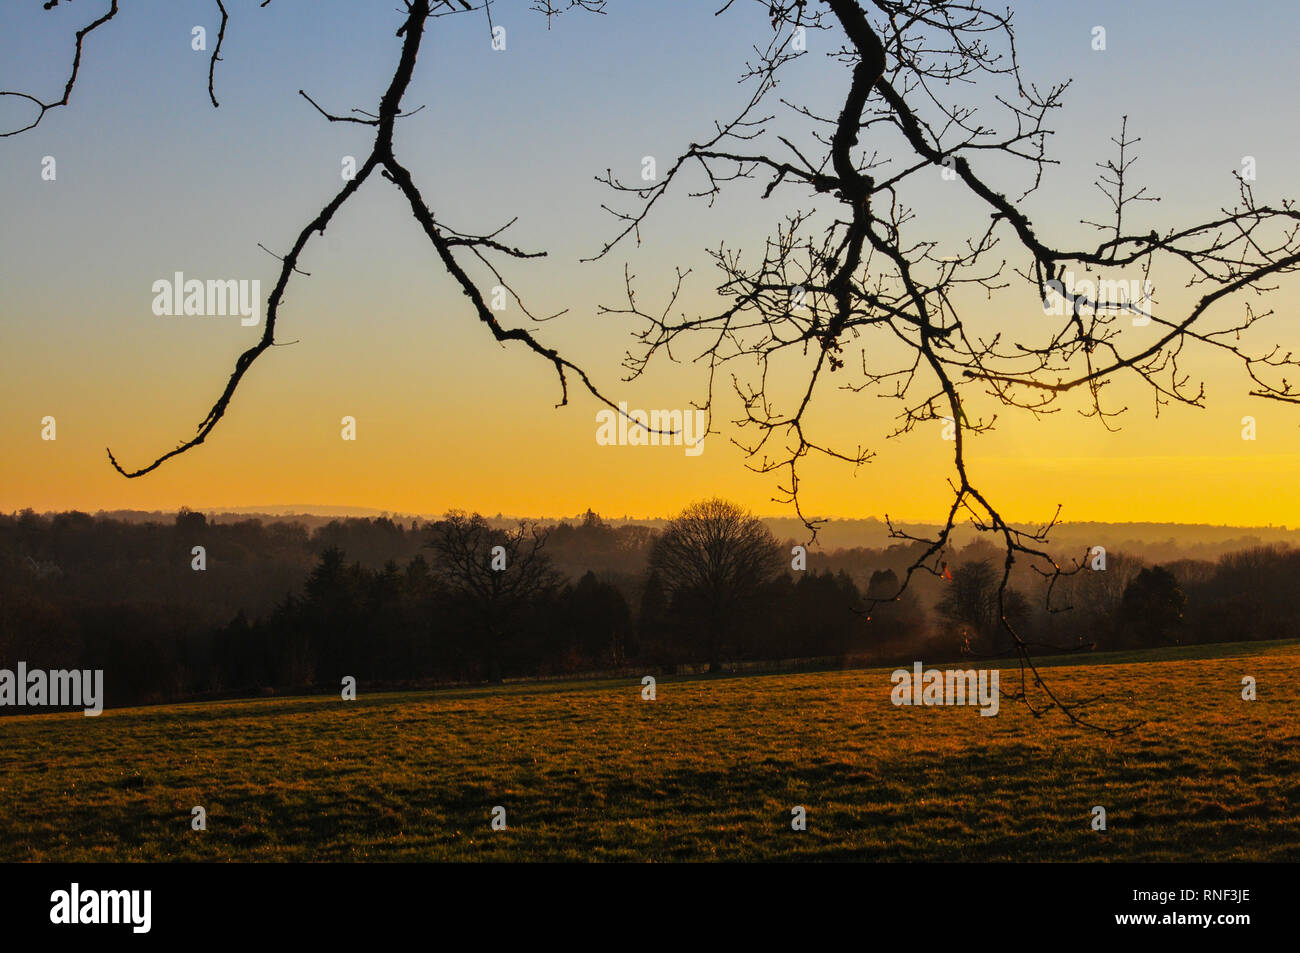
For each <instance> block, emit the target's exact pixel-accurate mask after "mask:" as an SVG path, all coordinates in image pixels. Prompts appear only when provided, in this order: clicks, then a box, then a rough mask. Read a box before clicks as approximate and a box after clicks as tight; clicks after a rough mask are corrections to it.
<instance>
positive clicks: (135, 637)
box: [0, 500, 1300, 705]
mask: <svg viewBox="0 0 1300 953" xmlns="http://www.w3.org/2000/svg"><path fill="white" fill-rule="evenodd" d="M915 545H916V544H909V543H905V542H904V543H900V544H899V545H897V546H893V547H890V548H888V549H885V550H852V551H837V552H836V553H832V554H823V553H818V552H816V551H813V552H808V553H807V554H806V560H805V559H801V558H800V555H799V550H798V549H797V548H796V547H795V546H794V545H793V544H792V541H786V542H778V541H777V540H776V539H775V538H774V537H773V536H772V534H771V533H770V532H769V531H768V530H767V529H766V527H765V526H764V525H763V523H762V522H761V521H760V520H758V519H756V518H755V517H753V516H752V515H751V514H749V513H747V512H745V511H744V510H742V509H741V508H739V507H737V506H735V505H733V504H730V503H727V502H725V501H722V500H708V501H703V502H701V503H697V504H693V505H692V506H690V507H688V508H687V509H686V510H685V511H683V513H681V514H680V515H679V516H678V517H677V518H675V519H674V520H671V521H669V522H668V523H667V525H666V526H665V528H664V529H663V530H662V531H657V530H651V529H648V528H646V527H639V526H622V527H613V526H610V525H608V524H607V523H605V522H604V521H603V520H602V519H601V518H600V517H599V516H598V515H596V514H595V513H592V512H590V511H589V512H588V513H587V514H586V515H585V516H584V517H583V518H582V519H581V520H579V521H577V522H573V523H570V522H563V523H560V524H559V525H556V526H551V527H541V526H538V525H536V524H528V523H524V524H519V525H517V526H514V527H505V526H501V525H498V524H495V523H494V522H493V521H489V520H487V519H485V518H484V517H482V516H480V515H477V514H473V515H470V514H464V513H450V514H448V515H447V516H446V517H444V518H443V519H441V520H436V521H425V522H420V521H412V522H411V523H410V525H409V526H408V525H403V524H401V523H398V522H395V521H393V520H390V519H387V518H379V519H349V520H338V521H334V522H331V523H329V524H327V525H325V526H321V527H318V528H317V529H316V530H315V531H313V532H310V533H308V532H307V530H306V529H305V528H304V527H302V526H300V525H296V524H292V523H269V524H264V523H262V522H261V521H259V520H241V521H237V522H233V523H227V524H218V523H212V522H209V521H208V520H207V519H206V518H205V517H204V516H203V515H202V514H200V513H194V512H190V511H188V510H182V511H181V512H180V513H178V514H177V515H176V518H175V520H174V521H173V522H172V523H171V524H164V523H146V524H130V523H126V522H122V521H118V520H114V519H106V518H95V517H91V516H88V515H87V514H80V513H62V514H56V515H53V516H39V515H37V514H34V513H31V512H30V511H25V512H23V513H19V514H15V515H12V516H0V667H5V668H12V667H13V666H14V665H15V664H16V663H17V661H20V660H22V661H26V662H27V663H28V664H29V665H31V666H38V667H43V668H102V669H104V671H105V679H106V686H107V687H106V692H107V696H108V703H109V704H110V705H124V704H134V703H141V702H161V701H170V700H176V699H182V698H202V697H216V696H224V695H247V694H259V693H261V694H268V693H278V692H290V691H302V690H337V688H338V686H339V685H340V683H341V680H342V679H343V678H344V677H345V676H352V677H354V678H356V679H357V680H358V683H359V684H361V685H363V686H369V687H371V688H378V687H403V686H424V685H433V684H448V683H478V682H497V681H501V680H503V679H507V678H528V677H547V676H560V675H569V674H577V673H585V672H598V671H627V672H641V673H646V672H654V673H659V672H665V671H669V672H670V671H674V670H678V669H680V668H682V667H687V666H689V667H693V668H696V669H699V670H704V669H707V670H712V671H718V670H722V669H724V668H725V667H727V666H728V665H729V664H733V663H744V662H770V663H773V664H777V663H781V662H786V663H789V662H790V660H798V659H816V660H820V661H821V662H822V663H825V662H826V661H827V660H837V661H838V662H839V663H841V664H845V665H850V664H872V663H876V664H886V663H892V662H894V661H901V660H906V659H914V658H929V659H934V660H936V661H938V660H940V659H953V658H958V657H962V656H969V657H973V658H976V659H978V658H998V657H1005V656H1008V655H1010V654H1011V653H1013V651H1014V646H1013V645H1012V644H1011V643H1010V641H1009V639H1008V636H1007V635H1006V630H1005V628H1004V627H1002V626H1001V625H1000V624H999V622H1000V620H999V618H998V598H997V595H998V586H999V581H1000V578H1001V564H1000V562H998V561H997V560H996V559H995V557H996V556H998V555H1000V553H999V551H996V550H994V549H993V548H992V547H990V546H988V545H987V544H983V543H974V544H972V545H969V546H966V547H964V548H963V549H961V550H959V551H957V552H954V553H952V554H950V559H949V560H947V561H946V562H944V563H943V569H942V570H941V571H940V572H938V573H936V574H932V575H931V574H926V575H922V576H920V577H915V578H914V579H913V581H912V583H910V584H909V585H908V586H907V587H906V589H905V590H903V592H902V593H901V595H899V590H900V585H901V580H902V579H903V577H904V575H905V573H906V567H907V566H909V565H911V564H912V563H913V562H914V561H915V557H916V553H915ZM196 547H201V548H202V549H203V552H204V560H205V565H204V568H202V569H197V568H195V561H196V559H197V557H196V556H195V555H194V553H195V549H196ZM805 565H806V568H802V567H803V566H805ZM832 567H834V568H832ZM1297 570H1300V551H1297V550H1294V549H1290V548H1288V547H1285V546H1280V545H1278V546H1264V547H1255V548H1252V549H1249V550H1245V551H1242V552H1238V553H1231V554H1228V555H1226V556H1224V557H1222V558H1220V559H1219V560H1217V561H1216V562H1208V561H1202V560H1180V561H1176V562H1170V563H1168V564H1166V565H1145V564H1143V562H1142V560H1140V559H1138V558H1136V557H1127V556H1124V555H1123V554H1119V553H1112V554H1110V556H1109V558H1108V560H1107V563H1106V566H1105V569H1104V570H1101V571H1098V570H1095V569H1093V568H1090V566H1089V565H1087V564H1085V565H1084V566H1083V568H1082V569H1081V570H1080V571H1079V572H1076V573H1075V574H1073V575H1069V576H1064V577H1061V578H1060V579H1058V580H1057V581H1056V584H1055V586H1054V589H1053V593H1052V598H1051V603H1050V605H1049V604H1048V603H1047V602H1046V601H1045V600H1044V598H1043V593H1042V591H1041V589H1042V586H1041V584H1039V585H1037V586H1036V580H1035V578H1034V577H1033V574H1032V573H1031V572H1029V571H1028V570H1025V571H1024V572H1013V577H1012V583H1013V584H1012V586H1011V587H1010V588H1009V589H1008V591H1007V593H1006V594H1005V596H1004V598H1003V601H1002V606H1003V608H1004V610H1005V611H1006V613H1007V614H1008V616H1009V617H1011V618H1012V621H1013V623H1014V624H1015V625H1016V627H1017V629H1018V630H1019V631H1023V632H1025V633H1028V634H1029V635H1030V636H1031V637H1032V638H1033V640H1034V641H1035V642H1036V643H1039V644H1041V645H1043V646H1045V648H1043V649H1042V651H1045V652H1046V651H1051V647H1053V646H1054V647H1059V648H1060V649H1063V650H1089V649H1102V650H1104V649H1125V648H1144V647H1155V646H1161V645H1171V644H1179V643H1196V642H1212V641H1223V640H1225V638H1231V639H1233V640H1238V639H1264V638H1278V637H1283V636H1285V635H1287V634H1288V633H1290V632H1294V631H1295V630H1296V628H1295V623H1296V622H1297V621H1300V620H1298V619H1297V618H1296V616H1297V608H1296V606H1295V603H1294V600H1293V599H1292V598H1291V596H1290V594H1289V593H1290V591H1291V587H1292V580H1293V579H1294V576H1295V573H1296V572H1297Z"/></svg>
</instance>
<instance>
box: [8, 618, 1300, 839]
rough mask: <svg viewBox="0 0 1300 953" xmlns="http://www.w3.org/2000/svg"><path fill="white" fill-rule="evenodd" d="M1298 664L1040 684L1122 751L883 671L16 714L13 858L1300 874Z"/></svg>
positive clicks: (1180, 657)
mask: <svg viewBox="0 0 1300 953" xmlns="http://www.w3.org/2000/svg"><path fill="white" fill-rule="evenodd" d="M1070 661H1073V660H1070ZM1298 663H1300V642H1295V641H1289V642H1271V643H1249V644H1236V645H1218V646H1202V647H1195V648H1187V649H1174V650H1169V651H1164V652H1152V653H1142V654H1136V653H1135V654H1129V655H1114V656H1096V657H1092V658H1091V659H1090V661H1089V663H1088V664H1086V665H1076V664H1063V663H1062V662H1061V661H1058V662H1057V663H1056V664H1053V665H1051V666H1049V667H1047V668H1046V669H1045V670H1044V673H1045V675H1046V677H1048V678H1049V679H1050V680H1051V683H1052V685H1053V686H1054V687H1056V688H1058V689H1060V690H1063V691H1065V692H1067V693H1069V694H1072V695H1075V696H1078V697H1084V696H1091V695H1096V694H1098V693H1104V694H1105V696H1106V698H1105V700H1104V702H1102V703H1098V704H1097V705H1096V706H1094V707H1093V708H1090V709H1089V712H1090V714H1091V717H1094V718H1098V719H1102V720H1115V719H1118V718H1123V717H1126V716H1136V717H1139V718H1141V719H1143V720H1145V722H1146V723H1145V724H1144V725H1143V726H1142V727H1140V728H1139V729H1137V730H1136V731H1135V732H1133V733H1132V734H1129V735H1127V736H1124V737H1119V738H1109V737H1105V736H1101V735H1097V734H1095V733H1091V732H1086V731H1083V730H1081V729H1078V728H1074V727H1071V726H1070V725H1069V724H1068V722H1067V721H1066V720H1065V719H1064V718H1062V717H1061V716H1060V715H1059V713H1058V714H1051V715H1048V716H1047V717H1044V718H1041V719H1035V718H1034V717H1033V716H1031V715H1030V714H1029V713H1028V712H1026V710H1025V709H1024V707H1023V706H1022V705H1019V704H1015V703H1013V702H1010V701H1007V700H1005V699H1004V700H1003V702H1002V707H1001V712H1000V714H999V715H998V716H997V717H993V718H988V717H980V715H979V712H978V710H977V709H974V708H943V707H929V708H922V707H912V708H901V707H894V706H893V705H891V704H890V701H889V692H890V688H891V686H890V682H889V670H887V669H886V670H871V671H847V672H823V673H813V674H799V675H752V676H744V677H721V678H701V679H682V680H672V679H663V680H660V682H659V685H658V697H657V700H655V701H653V702H648V701H642V700H641V686H640V684H639V683H638V682H637V681H635V680H626V681H620V682H617V683H615V682H608V681H606V682H599V683H577V682H570V683H560V684H545V685H513V686H507V687H504V688H497V689H470V690H459V691H454V692H451V691H449V692H440V693H434V694H430V693H403V694H387V695H371V696H367V695H365V693H364V685H363V686H362V694H361V697H360V698H359V699H358V700H356V701H354V702H343V701H341V700H338V698H337V697H332V698H324V697H313V698H285V699H264V700H257V701H240V702H228V703H227V702H223V703H206V704H195V705H177V706H170V707H157V708H137V709H122V710H116V711H114V710H110V711H107V712H105V713H104V714H103V715H101V716H100V717H98V718H86V717H84V716H82V715H80V714H72V715H65V714H54V715H43V716H22V717H10V718H3V719H0V739H2V741H3V743H2V744H0V860H5V861H13V860H61V861H62V860H75V861H85V860H186V861H195V860H214V859H224V860H497V861H506V860H583V859H600V860H631V861H671V860H696V859H704V860H777V859H791V860H977V861H978V860H1175V859H1177V860H1292V861H1294V860H1300V810H1298V809H1300V691H1297V685H1296V671H1297V667H1300V666H1298ZM929 664H930V662H929V661H928V660H927V666H928V665H929ZM1012 674H1013V673H1012V672H1011V671H1005V670H1004V672H1003V683H1002V687H1003V689H1004V690H1006V689H1008V688H1009V687H1010V686H1011V683H1012ZM1243 675H1251V676H1254V677H1255V678H1256V679H1257V680H1258V686H1259V687H1258V691H1259V698H1258V700H1257V701H1253V702H1245V701H1242V700H1241V678H1242V676H1243ZM194 805H203V806H204V807H205V808H206V809H207V813H208V829H207V830H206V831H203V832H195V831H192V830H191V829H190V809H191V808H192V807H193V806H194ZM494 805H502V806H504V807H505V808H506V812H507V814H506V820H507V825H508V827H507V829H506V830H504V831H493V830H491V828H490V824H489V820H490V814H491V811H492V808H493V806H494ZM795 805H801V806H803V807H805V808H806V810H807V830H806V831H802V832H797V831H793V830H791V825H790V819H791V813H790V809H791V808H792V807H793V806H795ZM1094 805H1102V806H1104V807H1105V808H1106V811H1107V827H1108V829H1107V830H1106V831H1105V832H1098V831H1093V830H1092V829H1091V827H1090V821H1091V813H1090V812H1091V809H1092V807H1093V806H1094Z"/></svg>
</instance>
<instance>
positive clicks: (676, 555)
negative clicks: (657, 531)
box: [650, 499, 781, 672]
mask: <svg viewBox="0 0 1300 953" xmlns="http://www.w3.org/2000/svg"><path fill="white" fill-rule="evenodd" d="M780 567H781V550H780V547H779V545H778V544H777V541H776V538H775V537H774V536H773V535H772V533H771V532H770V531H769V530H768V528H767V527H766V526H765V525H764V524H763V522H762V521H761V520H759V519H758V518H757V517H755V516H753V515H752V514H750V513H747V512H745V510H743V509H741V508H740V507H738V506H736V505H735V504H734V503H728V502H727V501H726V500H720V499H712V500H704V501H703V502H699V503H692V504H691V505H690V506H688V507H686V509H684V510H683V511H682V512H681V515H679V516H677V517H676V518H675V519H673V520H672V521H670V522H669V523H668V525H667V526H666V527H665V528H664V531H663V533H662V534H661V535H660V536H659V538H658V539H657V540H655V545H654V548H653V549H652V550H651V551H650V568H651V570H652V571H655V572H658V573H659V577H660V579H661V580H662V581H663V584H664V588H665V589H666V590H667V591H668V592H669V593H670V594H671V595H673V596H676V597H678V598H684V599H686V600H696V601H698V603H699V605H700V608H701V613H702V617H703V619H702V621H703V625H704V639H705V647H706V649H707V651H708V656H709V671H711V672H717V671H720V670H721V668H722V654H723V649H724V646H725V643H726V639H727V635H728V632H729V627H730V626H731V625H732V624H733V623H734V622H735V620H736V619H737V618H738V617H740V616H742V615H743V612H744V609H745V608H746V606H747V604H748V602H749V601H750V600H751V599H752V598H753V596H754V595H755V593H756V592H757V590H758V587H759V586H760V585H762V584H763V583H764V582H766V581H768V580H769V579H771V578H772V577H773V576H774V575H776V573H777V571H778V570H779V569H780Z"/></svg>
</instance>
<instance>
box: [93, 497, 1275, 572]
mask: <svg viewBox="0 0 1300 953" xmlns="http://www.w3.org/2000/svg"><path fill="white" fill-rule="evenodd" d="M200 512H205V513H206V515H207V517H208V519H209V520H210V521H213V522H218V523H233V522H238V521H240V520H247V519H260V520H262V521H263V522H267V523H280V522H293V523H301V524H302V525H303V526H305V527H306V528H307V529H308V530H314V529H316V528H318V527H320V526H324V525H326V524H327V523H329V522H330V521H331V520H333V519H347V518H352V519H378V518H380V517H384V518H388V519H391V520H393V521H394V522H397V523H401V524H403V525H404V526H408V527H409V526H410V524H411V522H412V521H415V522H419V523H424V522H427V521H429V520H436V519H438V518H440V517H441V515H442V514H441V513H394V512H391V511H388V510H380V509H375V508H373V507H362V506H330V505H323V504H310V503H291V504H275V505H264V506H240V507H225V508H221V509H213V510H200ZM95 515H96V516H98V517H106V518H109V519H115V520H121V521H123V522H127V523H148V522H159V523H170V522H172V520H174V519H175V516H176V514H175V513H174V512H170V511H168V512H163V511H159V510H153V511H144V510H107V511H106V510H101V511H99V512H97V513H96V514H95ZM488 519H489V522H491V523H493V524H494V525H498V526H505V525H513V524H515V523H517V522H518V521H519V520H520V519H528V520H536V521H537V522H540V523H542V524H554V523H559V522H569V523H581V522H582V519H583V514H581V513H577V514H573V515H569V516H541V517H517V516H507V515H504V514H502V513H496V514H494V515H491V516H489V517H488ZM602 519H603V520H604V521H605V522H606V523H607V524H609V525H610V526H614V527H618V526H648V527H651V528H655V529H658V528H662V527H663V525H664V524H665V523H666V522H667V519H665V518H658V519H641V518H632V517H627V516H610V515H605V514H602ZM763 522H764V523H766V524H767V526H768V528H769V529H771V530H772V533H773V535H775V536H776V538H777V539H780V540H794V541H796V542H804V541H805V540H807V538H808V535H809V533H808V530H807V528H806V527H805V526H804V525H803V523H801V522H800V521H799V520H798V519H795V518H792V517H788V516H768V517H764V518H763ZM894 526H895V529H896V530H898V531H900V532H905V533H909V534H911V535H913V536H920V537H928V536H930V535H932V534H933V533H934V532H936V531H937V529H938V527H937V526H936V525H934V524H927V523H895V524H894ZM1024 528H1027V529H1037V528H1038V526H1037V525H1031V526H1026V527H1024ZM977 535H978V534H977V533H976V532H975V531H974V530H973V529H972V528H971V527H969V526H959V527H958V529H957V530H956V532H955V534H954V540H953V541H954V543H955V544H956V547H957V548H960V547H961V546H964V545H966V544H967V543H969V542H971V541H972V540H974V539H975V537H976V536H977ZM898 542H899V540H897V539H892V538H891V537H890V534H889V527H888V526H887V524H886V523H885V522H884V521H883V520H880V519H876V518H875V517H869V518H865V519H830V520H828V521H827V523H826V524H825V525H824V526H822V528H821V529H820V531H819V532H818V537H817V544H818V548H820V549H821V550H822V551H825V552H834V551H835V550H837V549H853V548H859V547H861V548H869V549H883V548H887V547H889V546H891V545H894V544H896V543H898ZM1274 543H1282V544H1287V545H1292V546H1298V547H1300V528H1297V529H1290V528H1288V527H1286V526H1215V525H1211V524H1208V523H1102V522H1079V523H1060V524H1058V525H1057V526H1055V527H1054V528H1053V530H1052V533H1051V536H1050V548H1051V549H1052V550H1053V551H1056V552H1064V553H1073V552H1076V551H1079V552H1082V551H1085V550H1088V549H1091V548H1092V547H1093V546H1098V545H1100V546H1105V547H1106V549H1107V551H1121V552H1125V551H1127V552H1136V551H1138V550H1141V551H1142V552H1143V553H1144V554H1145V555H1146V556H1147V558H1149V559H1153V560H1171V559H1215V558H1217V557H1218V556H1220V555H1222V554H1223V553H1226V552H1234V551H1237V550H1242V549H1249V548H1251V547H1253V546H1261V545H1269V544H1274Z"/></svg>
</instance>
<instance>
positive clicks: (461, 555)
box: [428, 512, 563, 682]
mask: <svg viewBox="0 0 1300 953" xmlns="http://www.w3.org/2000/svg"><path fill="white" fill-rule="evenodd" d="M429 533H430V539H429V542H428V546H429V548H430V549H431V550H433V557H434V558H433V565H432V567H431V568H432V570H433V573H434V575H435V577H436V578H437V580H438V582H439V583H440V584H441V585H442V587H443V588H444V589H445V590H447V591H448V592H450V593H451V594H452V596H453V597H454V600H455V602H456V604H457V605H459V606H460V607H461V608H463V609H464V610H465V611H467V613H468V615H469V621H470V623H471V625H472V626H473V627H474V628H475V629H476V631H477V634H478V635H479V637H480V639H481V640H482V641H481V647H482V654H483V658H484V660H485V663H486V667H487V671H488V678H489V679H490V680H491V681H493V682H499V681H501V643H502V641H503V640H504V639H505V638H506V637H507V636H508V635H509V633H510V631H511V628H512V626H514V625H515V624H516V623H517V622H518V621H519V618H520V614H521V613H522V612H523V611H524V610H525V609H526V608H527V607H528V606H529V605H530V604H533V603H535V602H536V601H537V600H538V599H541V598H544V597H546V596H547V595H549V594H550V593H552V592H554V591H555V589H556V588H557V587H558V586H559V585H560V583H561V582H562V581H563V577H562V576H561V575H560V574H559V573H558V572H556V571H555V570H554V569H553V568H552V567H551V560H550V558H549V556H548V555H547V554H546V552H544V550H543V547H544V546H545V544H546V534H545V533H544V532H543V531H542V530H540V529H539V528H538V527H537V526H536V525H533V524H529V523H520V524H519V525H518V526H517V527H516V528H514V529H509V530H508V529H495V528H493V527H492V525H491V524H489V523H488V521H487V520H486V519H485V518H484V517H482V516H480V515H479V514H477V513H475V514H474V515H473V516H467V515H466V514H464V513H460V512H452V513H449V514H447V516H446V518H445V519H443V520H442V521H440V522H438V523H435V524H433V526H431V527H430V530H429Z"/></svg>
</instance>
